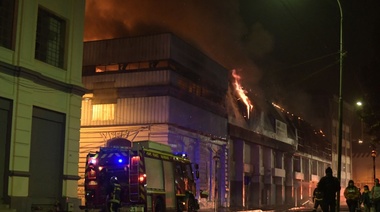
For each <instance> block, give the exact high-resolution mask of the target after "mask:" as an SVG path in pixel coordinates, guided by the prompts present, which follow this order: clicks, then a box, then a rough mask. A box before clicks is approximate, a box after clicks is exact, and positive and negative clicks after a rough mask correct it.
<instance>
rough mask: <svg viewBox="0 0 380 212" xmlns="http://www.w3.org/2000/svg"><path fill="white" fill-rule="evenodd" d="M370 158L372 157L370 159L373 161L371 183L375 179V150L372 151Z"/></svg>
mask: <svg viewBox="0 0 380 212" xmlns="http://www.w3.org/2000/svg"><path fill="white" fill-rule="evenodd" d="M371 156H372V159H373V181H374V182H375V179H376V163H375V162H376V150H374V149H373V150H372V152H371Z"/></svg>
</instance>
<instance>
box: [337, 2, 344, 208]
mask: <svg viewBox="0 0 380 212" xmlns="http://www.w3.org/2000/svg"><path fill="white" fill-rule="evenodd" d="M337 3H338V6H339V13H340V28H339V29H340V33H339V109H338V122H339V124H338V170H337V175H338V176H337V177H338V180H339V183H341V172H342V133H343V130H342V128H343V99H342V84H343V83H342V82H343V29H342V28H343V11H342V6H341V5H340V0H337ZM336 207H337V212H339V210H340V191H339V192H338V194H337V204H336Z"/></svg>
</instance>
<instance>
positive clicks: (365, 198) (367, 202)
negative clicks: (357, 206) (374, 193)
mask: <svg viewBox="0 0 380 212" xmlns="http://www.w3.org/2000/svg"><path fill="white" fill-rule="evenodd" d="M369 194H370V192H369V187H368V185H365V186H364V191H363V193H362V195H361V197H360V202H361V203H363V207H364V211H363V212H370V210H371V207H372V204H371V198H370V195H369Z"/></svg>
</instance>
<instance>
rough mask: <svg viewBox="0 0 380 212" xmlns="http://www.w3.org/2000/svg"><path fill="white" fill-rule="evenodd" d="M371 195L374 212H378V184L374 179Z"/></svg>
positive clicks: (379, 188) (379, 204)
mask: <svg viewBox="0 0 380 212" xmlns="http://www.w3.org/2000/svg"><path fill="white" fill-rule="evenodd" d="M371 195H372V204H373V205H372V206H373V207H374V208H375V211H376V212H380V184H379V179H378V178H376V179H375V185H374V186H373V187H372V190H371Z"/></svg>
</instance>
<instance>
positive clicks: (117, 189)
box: [107, 176, 121, 212]
mask: <svg viewBox="0 0 380 212" xmlns="http://www.w3.org/2000/svg"><path fill="white" fill-rule="evenodd" d="M120 194H121V186H120V184H119V181H118V179H117V177H115V176H112V177H111V179H110V182H109V186H108V189H107V211H108V212H116V211H118V209H119V208H120Z"/></svg>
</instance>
